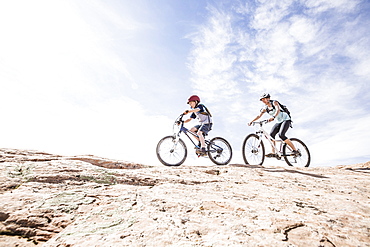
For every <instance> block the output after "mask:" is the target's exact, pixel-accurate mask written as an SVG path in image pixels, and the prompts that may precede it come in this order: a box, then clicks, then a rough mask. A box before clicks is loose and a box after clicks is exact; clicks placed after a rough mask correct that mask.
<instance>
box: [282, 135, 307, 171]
mask: <svg viewBox="0 0 370 247" xmlns="http://www.w3.org/2000/svg"><path fill="white" fill-rule="evenodd" d="M290 141H291V142H292V143H293V145H294V147H295V148H296V149H297V150H298V154H292V152H293V150H292V149H291V147H289V145H287V144H284V146H283V156H284V159H285V161H286V163H287V164H288V165H290V166H296V167H308V166H309V165H310V162H311V154H310V151H309V150H308V148H307V146H306V144H304V143H303V141H301V140H299V139H297V138H291V139H290Z"/></svg>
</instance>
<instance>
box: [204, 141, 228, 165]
mask: <svg viewBox="0 0 370 247" xmlns="http://www.w3.org/2000/svg"><path fill="white" fill-rule="evenodd" d="M232 156H233V151H232V149H231V145H230V144H229V142H228V141H226V140H225V139H224V138H221V137H215V138H213V139H212V140H211V141H210V143H209V144H208V157H209V158H210V159H211V161H212V162H213V163H215V164H216V165H227V164H228V163H229V162H230V161H231V157H232Z"/></svg>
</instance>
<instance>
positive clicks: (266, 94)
mask: <svg viewBox="0 0 370 247" xmlns="http://www.w3.org/2000/svg"><path fill="white" fill-rule="evenodd" d="M264 98H270V94H269V93H263V94H262V95H261V97H260V100H261V99H264Z"/></svg>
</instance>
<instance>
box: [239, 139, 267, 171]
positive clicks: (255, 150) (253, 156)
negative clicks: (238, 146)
mask: <svg viewBox="0 0 370 247" xmlns="http://www.w3.org/2000/svg"><path fill="white" fill-rule="evenodd" d="M242 153H243V159H244V162H245V164H247V165H262V164H263V162H264V161H265V146H264V145H263V142H262V141H260V140H259V136H258V135H256V134H249V135H248V136H247V137H246V138H245V139H244V141H243V146H242Z"/></svg>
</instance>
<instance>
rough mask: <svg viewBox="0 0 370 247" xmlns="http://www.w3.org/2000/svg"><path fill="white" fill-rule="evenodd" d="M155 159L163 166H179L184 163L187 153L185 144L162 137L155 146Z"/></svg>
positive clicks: (181, 141)
mask: <svg viewBox="0 0 370 247" xmlns="http://www.w3.org/2000/svg"><path fill="white" fill-rule="evenodd" d="M156 152H157V157H158V159H159V161H160V162H161V163H162V164H163V165H165V166H180V165H181V164H182V163H184V162H185V159H186V157H187V154H188V151H187V148H186V145H185V142H184V141H183V140H181V139H178V142H177V143H176V138H174V137H173V136H166V137H163V138H162V139H161V140H160V141H159V142H158V144H157V148H156Z"/></svg>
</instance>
